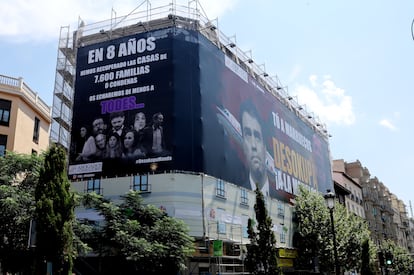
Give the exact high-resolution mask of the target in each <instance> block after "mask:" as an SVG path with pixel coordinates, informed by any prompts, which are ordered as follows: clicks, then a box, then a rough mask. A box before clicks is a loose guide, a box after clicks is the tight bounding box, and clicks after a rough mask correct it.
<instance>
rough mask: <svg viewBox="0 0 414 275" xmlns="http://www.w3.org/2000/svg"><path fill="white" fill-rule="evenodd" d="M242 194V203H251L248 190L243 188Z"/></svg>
mask: <svg viewBox="0 0 414 275" xmlns="http://www.w3.org/2000/svg"><path fill="white" fill-rule="evenodd" d="M240 194H241V197H240V199H241V204H244V205H249V196H248V194H247V190H246V189H244V188H242V189H241V193H240Z"/></svg>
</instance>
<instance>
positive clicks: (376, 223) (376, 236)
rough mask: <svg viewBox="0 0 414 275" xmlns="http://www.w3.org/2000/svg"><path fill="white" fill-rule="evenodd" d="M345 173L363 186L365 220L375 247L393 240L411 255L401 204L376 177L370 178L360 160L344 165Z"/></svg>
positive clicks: (404, 209)
mask: <svg viewBox="0 0 414 275" xmlns="http://www.w3.org/2000/svg"><path fill="white" fill-rule="evenodd" d="M345 171H346V173H347V174H348V175H349V176H350V177H352V178H353V179H354V180H355V181H356V182H358V183H359V184H360V185H361V186H362V195H363V203H364V208H365V219H366V221H367V223H368V227H369V230H370V231H371V238H372V240H373V241H374V243H375V244H377V245H378V246H381V244H382V242H383V241H384V240H388V239H390V240H392V241H394V242H395V243H396V244H398V245H399V246H401V247H404V248H406V249H408V250H409V251H410V248H411V247H413V244H412V237H411V231H410V228H409V219H408V214H407V210H406V206H405V204H404V202H402V201H401V200H399V199H398V198H397V197H396V196H395V195H394V194H392V193H391V192H390V191H389V189H388V188H387V187H386V186H385V185H384V183H382V182H381V181H380V180H379V179H378V178H377V177H371V175H370V173H369V171H368V169H367V168H366V167H363V166H362V164H361V162H360V161H359V160H357V161H354V162H345Z"/></svg>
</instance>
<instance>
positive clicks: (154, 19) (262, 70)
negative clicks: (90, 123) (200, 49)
mask: <svg viewBox="0 0 414 275" xmlns="http://www.w3.org/2000/svg"><path fill="white" fill-rule="evenodd" d="M168 27H175V28H183V29H189V30H196V31H198V32H199V33H201V34H202V35H203V36H205V37H206V38H207V39H209V40H210V41H211V42H212V43H214V44H215V45H216V46H217V47H218V48H219V49H221V50H222V51H223V52H224V53H225V55H226V58H227V60H229V62H234V63H235V64H237V66H239V67H241V68H242V69H244V70H245V71H246V72H247V73H248V74H249V75H250V76H251V77H253V78H254V79H255V80H256V81H257V82H258V83H260V84H261V85H262V86H263V87H264V88H265V90H266V91H267V92H269V93H271V94H272V95H273V96H275V97H276V98H278V100H279V101H280V102H282V103H283V104H284V105H286V106H287V107H288V108H289V109H291V110H292V111H293V112H295V113H296V115H297V116H298V117H300V118H301V119H302V120H303V121H304V122H305V123H307V124H308V125H309V126H310V127H311V128H312V129H314V130H315V131H316V132H317V133H319V134H320V135H321V136H322V137H323V138H325V139H328V137H329V134H328V131H327V130H326V125H325V124H323V123H321V122H320V121H319V118H318V117H317V116H315V115H314V114H311V113H309V112H308V111H307V110H306V106H303V105H300V104H299V103H298V102H297V99H295V98H294V97H292V96H290V95H289V93H288V87H286V86H284V85H283V84H282V83H281V82H280V80H279V78H278V77H277V76H273V77H272V76H269V74H268V73H267V72H266V67H265V64H261V65H258V64H256V63H255V62H254V60H253V57H252V52H251V50H248V51H242V50H241V49H240V48H238V47H237V45H236V36H232V37H228V36H226V35H224V34H223V33H222V32H221V31H220V30H219V24H218V19H215V20H209V19H208V18H207V16H206V14H205V12H204V10H203V8H202V7H201V5H200V3H199V1H198V0H190V1H188V3H187V5H180V4H177V3H176V1H173V2H171V3H169V4H167V5H161V6H158V7H152V5H151V1H149V0H144V1H142V2H141V4H139V5H138V6H137V7H136V8H135V9H133V10H132V11H131V12H130V13H129V14H127V15H125V16H120V17H117V15H116V12H115V11H114V10H113V9H112V11H111V19H109V20H104V21H100V22H95V23H92V24H88V25H86V24H85V23H84V22H83V21H82V20H81V19H79V21H78V29H77V30H76V31H74V32H73V34H72V35H71V33H70V29H69V26H65V27H61V30H60V38H59V47H58V54H57V66H56V77H55V88H54V98H53V111H52V119H53V120H52V130H51V139H52V141H54V142H57V143H60V144H62V145H63V146H64V147H65V148H66V149H69V145H70V132H71V120H72V105H73V95H74V83H75V68H76V50H77V48H78V47H83V46H87V45H91V44H95V43H100V42H104V41H108V40H111V39H116V38H119V37H124V36H128V35H131V34H137V33H143V32H151V31H156V30H159V29H162V28H168Z"/></svg>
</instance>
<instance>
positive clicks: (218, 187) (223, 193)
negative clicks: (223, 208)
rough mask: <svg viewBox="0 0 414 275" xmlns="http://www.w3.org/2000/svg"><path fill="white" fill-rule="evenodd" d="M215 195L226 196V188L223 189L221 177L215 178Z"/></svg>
mask: <svg viewBox="0 0 414 275" xmlns="http://www.w3.org/2000/svg"><path fill="white" fill-rule="evenodd" d="M216 195H217V196H218V197H222V198H225V197H226V190H225V189H224V181H223V180H221V179H217V181H216Z"/></svg>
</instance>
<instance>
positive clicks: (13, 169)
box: [0, 152, 42, 272]
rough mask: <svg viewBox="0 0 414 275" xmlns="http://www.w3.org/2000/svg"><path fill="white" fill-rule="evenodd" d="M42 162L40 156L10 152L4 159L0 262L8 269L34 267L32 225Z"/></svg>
mask: <svg viewBox="0 0 414 275" xmlns="http://www.w3.org/2000/svg"><path fill="white" fill-rule="evenodd" d="M41 164H42V157H41V156H37V155H25V154H17V153H13V152H7V154H6V155H5V156H4V157H1V158H0V207H1V212H0V236H2V237H1V238H0V261H1V266H2V270H3V271H5V272H19V271H20V272H23V271H26V272H29V270H30V265H31V262H30V257H31V251H30V250H29V248H28V239H29V227H30V220H31V219H32V217H33V213H34V200H33V195H34V187H35V184H36V183H37V179H38V173H39V170H40V167H41Z"/></svg>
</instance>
